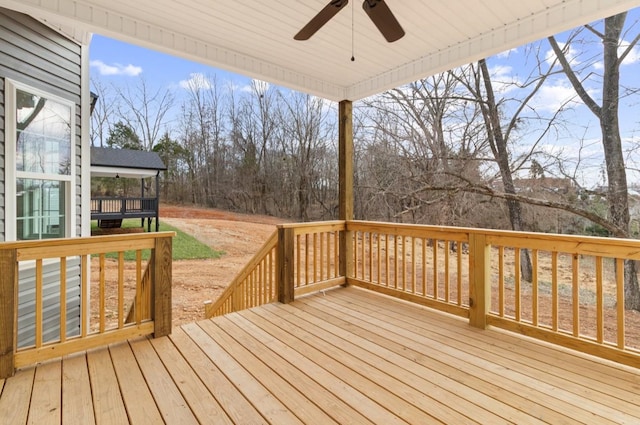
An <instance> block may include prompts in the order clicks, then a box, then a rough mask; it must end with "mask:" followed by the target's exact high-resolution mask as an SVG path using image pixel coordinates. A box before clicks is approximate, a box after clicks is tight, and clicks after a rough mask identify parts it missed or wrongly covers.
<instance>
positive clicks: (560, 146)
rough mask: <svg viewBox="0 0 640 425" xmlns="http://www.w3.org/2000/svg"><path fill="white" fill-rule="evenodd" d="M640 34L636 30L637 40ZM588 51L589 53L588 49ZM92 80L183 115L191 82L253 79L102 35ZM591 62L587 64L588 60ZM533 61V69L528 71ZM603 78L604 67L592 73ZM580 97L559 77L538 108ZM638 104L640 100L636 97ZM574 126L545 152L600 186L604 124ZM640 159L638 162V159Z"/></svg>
mask: <svg viewBox="0 0 640 425" xmlns="http://www.w3.org/2000/svg"><path fill="white" fill-rule="evenodd" d="M639 15H640V13H639V12H638V10H637V9H636V10H633V11H631V12H630V13H629V17H628V19H627V22H628V23H631V22H633V21H635V20H636V19H637V17H638V16H639ZM638 31H639V30H637V29H636V30H635V32H633V34H635V33H637V32H638ZM563 37H564V36H563V35H559V36H558V37H557V38H558V41H559V42H562V41H564V38H563ZM541 46H543V47H542V48H543V49H546V50H550V48H549V45H548V43H543V44H542V45H541ZM585 49H586V47H585ZM580 54H582V55H585V54H586V55H587V56H588V55H589V53H588V52H584V51H583V52H575V55H574V56H575V60H576V61H578V62H579V61H581V60H582V58H583V56H581V55H580ZM90 60H91V75H92V78H94V79H98V80H100V82H101V83H102V84H103V85H105V86H115V87H125V86H127V85H129V86H135V84H136V83H137V80H138V79H139V78H144V79H145V81H146V82H147V83H148V85H149V87H150V88H151V89H152V90H154V91H155V90H158V89H165V88H166V89H170V90H172V92H173V93H174V95H175V98H176V107H175V108H174V109H175V112H174V113H175V114H177V113H178V112H177V111H179V105H180V103H181V100H182V98H183V97H182V96H184V95H185V94H186V90H184V87H185V86H186V84H187V83H188V81H189V80H190V79H194V78H196V79H198V78H202V77H201V76H215V78H216V81H217V83H218V84H222V85H223V86H225V85H228V84H232V85H233V86H234V87H248V86H249V85H250V84H251V79H249V78H247V77H244V76H240V75H237V74H233V73H229V72H226V71H222V70H220V69H216V68H212V67H209V66H205V65H202V64H199V63H196V62H191V61H188V60H184V59H180V58H177V57H173V56H170V55H166V54H163V53H160V52H157V51H153V50H149V49H146V48H142V47H138V46H134V45H130V44H127V43H123V42H120V41H117V40H113V39H109V38H106V37H103V36H100V35H94V37H93V40H92V42H91V47H90ZM585 60H586V59H585ZM527 61H529V64H528V66H525V65H526V64H527ZM530 61H531V57H530V56H528V55H527V52H526V49H525V48H522V47H521V48H518V49H514V50H512V51H510V52H505V54H502V55H497V56H495V57H492V58H489V60H488V63H489V66H490V67H491V69H492V70H493V73H494V74H495V75H499V76H500V77H501V78H502V79H504V80H509V81H520V82H521V81H524V79H525V78H526V73H527V72H528V71H526V69H527V67H530V66H531V63H530ZM592 69H593V71H594V72H598V66H597V65H596V66H594V67H592ZM621 74H622V75H624V78H625V80H624V84H626V85H629V86H633V87H640V49H636V50H635V51H634V52H633V53H632V54H631V55H630V57H629V58H628V60H627V61H626V63H625V65H624V66H623V67H622V72H621ZM589 90H590V94H591V95H592V96H593V97H594V98H596V99H597V100H598V101H599V97H600V94H599V92H598V87H597V85H594V86H593V87H591V88H590V89H589ZM568 96H569V97H570V96H575V92H574V91H573V89H572V88H571V87H570V85H569V83H568V81H567V80H566V78H564V77H563V76H557V77H554V78H552V79H551V81H549V82H548V84H547V85H546V87H545V88H544V90H542V91H541V92H540V94H539V96H538V98H537V99H536V100H535V101H534V102H533V104H534V105H536V107H537V108H539V109H540V110H541V111H542V110H545V109H548V110H552V109H553V107H555V106H556V105H559V104H560V103H561V102H563V101H565V100H566V99H567V97H568ZM636 98H637V99H638V100H640V97H638V96H636ZM638 100H632V101H631V102H630V103H629V100H628V99H627V100H625V101H624V102H625V103H624V106H623V107H621V120H620V123H621V127H622V133H623V134H622V136H623V138H625V139H626V140H627V141H628V146H627V147H628V150H629V154H628V165H629V167H631V168H639V169H640V155H639V154H636V153H635V152H634V151H632V148H633V145H635V138H636V133H637V132H638V130H640V116H639V114H638V113H637V108H638V103H640V102H638ZM570 115H571V120H572V122H574V123H579V124H578V126H576V127H575V129H574V137H573V138H571V139H567V140H559V139H554V140H550V141H549V142H547V143H544V144H542V145H541V146H540V147H541V149H544V150H545V151H546V152H548V153H549V154H550V155H552V156H553V155H554V154H558V155H560V152H562V154H563V155H575V156H578V155H579V156H580V157H581V158H585V157H589V162H588V163H586V162H582V163H581V164H577V162H576V165H575V167H574V168H575V169H576V170H578V171H579V172H580V173H581V174H583V175H584V179H585V180H588V181H589V182H585V184H586V185H587V186H593V185H595V184H596V182H595V181H596V180H598V177H597V175H598V173H599V169H600V167H601V164H602V157H601V150H602V148H601V146H600V142H599V139H600V136H599V124H598V122H597V120H596V119H595V117H594V116H593V115H592V114H591V113H590V112H589V111H588V110H587V108H586V107H585V106H584V105H582V104H580V103H577V104H575V105H574V108H573V110H572V111H571V113H570ZM578 135H579V137H580V138H581V139H584V144H580V143H577V142H576V139H575V137H577V136H578ZM637 157H638V158H637ZM630 174H631V175H630V176H629V177H630V178H629V180H630V183H634V182H640V174H638V175H636V174H634V173H633V172H632V173H630Z"/></svg>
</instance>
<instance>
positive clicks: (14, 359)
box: [0, 232, 175, 378]
mask: <svg viewBox="0 0 640 425" xmlns="http://www.w3.org/2000/svg"><path fill="white" fill-rule="evenodd" d="M174 235H175V234H174V233H173V232H162V233H144V234H131V235H114V236H100V237H91V238H71V239H50V240H40V241H25V242H5V243H0V270H2V272H1V273H0V323H2V326H1V327H0V378H1V377H6V376H10V375H11V374H13V372H14V370H15V368H17V367H21V366H24V365H28V364H33V363H36V362H40V361H44V360H47V359H50V358H54V357H59V356H63V355H66V354H71V353H74V352H78V351H84V350H87V349H90V348H94V347H99V346H104V345H107V344H110V343H113V342H117V341H123V340H126V339H128V338H133V337H137V336H143V335H149V334H153V335H154V336H156V337H157V336H162V335H167V334H169V333H171V269H172V243H171V242H172V241H171V240H172V238H173V236H174ZM128 251H133V252H134V253H135V255H134V256H135V260H133V261H125V253H126V252H128ZM144 251H148V252H149V260H148V261H149V262H148V264H147V269H148V273H147V272H145V264H144V262H143V260H142V258H143V252H144ZM108 254H110V255H108ZM72 259H73V260H74V261H77V259H79V261H78V264H79V266H78V267H77V269H74V268H70V267H67V262H70V261H71V260H72ZM52 263H59V267H57V266H56V267H55V269H56V270H58V272H57V273H58V277H56V276H53V279H55V280H56V281H58V280H59V290H57V291H56V292H55V294H53V295H52V294H51V292H50V290H49V289H47V291H45V290H44V289H43V280H44V276H43V264H47V265H49V266H50V265H51V264H52ZM49 268H50V267H49ZM34 269H35V273H34V272H33V271H34ZM25 270H30V273H33V279H34V280H35V282H34V283H35V284H34V285H33V288H34V289H33V294H28V295H29V297H31V298H32V299H33V300H34V302H35V309H34V312H35V313H34V314H35V317H34V318H33V319H32V320H30V321H28V323H26V325H28V326H33V328H34V332H35V339H34V341H35V342H34V343H33V344H30V345H28V346H24V347H22V346H20V348H18V341H17V326H18V323H17V322H18V314H17V309H18V304H19V302H20V303H22V302H23V301H22V300H20V295H19V294H20V293H21V291H20V289H19V288H18V282H20V281H21V273H22V272H23V271H25ZM70 270H71V271H70ZM71 273H73V274H74V276H71V275H70V274H71ZM78 277H79V279H78ZM47 279H49V280H50V279H52V277H51V276H47ZM22 281H24V279H22ZM68 282H79V286H80V288H79V291H78V294H79V295H74V296H76V297H77V296H79V297H80V300H79V303H80V317H79V326H78V329H73V330H70V329H67V323H68V320H67V319H68V317H67V316H68V315H67V311H66V308H67V304H68V303H71V302H72V300H70V298H69V297H70V295H69V291H67V289H68V288H67V284H68ZM31 298H30V299H31ZM134 299H135V312H134V314H133V317H132V323H126V317H127V312H126V309H127V306H128V305H130V303H131V302H132V300H134ZM45 304H47V305H48V307H47V308H46V309H45V308H44V307H45ZM45 310H46V311H47V312H49V311H54V312H55V314H56V315H57V316H59V325H58V327H59V331H57V333H56V335H57V336H55V337H54V338H48V337H47V338H45V337H43V335H44V333H45V331H46V330H45V329H43V323H44V320H43V314H44V312H45ZM47 314H50V313H47ZM49 322H50V320H49ZM49 322H48V323H49ZM24 325H25V323H22V326H24Z"/></svg>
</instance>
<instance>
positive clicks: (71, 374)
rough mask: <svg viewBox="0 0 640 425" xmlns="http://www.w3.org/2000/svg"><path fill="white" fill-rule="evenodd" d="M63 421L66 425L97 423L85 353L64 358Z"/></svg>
mask: <svg viewBox="0 0 640 425" xmlns="http://www.w3.org/2000/svg"><path fill="white" fill-rule="evenodd" d="M62 423H63V424H64V425H90V424H95V423H96V419H95V415H94V414H93V403H92V402H91V383H90V381H89V370H88V369H87V356H86V355H85V354H84V353H81V354H76V355H71V356H67V357H65V358H64V359H63V360H62Z"/></svg>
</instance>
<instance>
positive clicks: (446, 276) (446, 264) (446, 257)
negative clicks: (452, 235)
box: [434, 241, 451, 300]
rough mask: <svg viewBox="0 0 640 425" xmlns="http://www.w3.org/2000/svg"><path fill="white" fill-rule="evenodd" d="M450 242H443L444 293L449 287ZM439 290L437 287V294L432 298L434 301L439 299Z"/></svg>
mask: <svg viewBox="0 0 640 425" xmlns="http://www.w3.org/2000/svg"><path fill="white" fill-rule="evenodd" d="M450 247H451V245H450V242H449V241H445V242H444V290H445V291H446V290H447V288H448V287H449V251H450ZM439 289H440V288H439V287H438V293H436V296H435V297H434V298H435V299H436V300H437V299H438V298H439V297H440V290H439Z"/></svg>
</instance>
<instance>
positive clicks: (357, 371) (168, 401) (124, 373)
mask: <svg viewBox="0 0 640 425" xmlns="http://www.w3.org/2000/svg"><path fill="white" fill-rule="evenodd" d="M0 388H1V389H2V393H1V396H0V423H2V424H24V423H33V424H38V425H41V424H49V423H51V424H58V423H65V424H75V423H77V424H83V425H84V424H90V423H99V424H126V423H136V424H155V423H168V424H181V425H182V424H192V423H193V424H196V423H201V424H204V423H212V424H223V423H236V424H259V423H272V424H293V423H297V424H299V423H307V424H330V423H340V424H366V423H379V424H398V423H403V424H404V423H411V424H426V423H448V424H464V423H480V424H500V423H516V424H529V423H550V424H563V423H585V424H608V423H627V424H632V423H633V424H637V423H640V371H638V370H635V369H631V368H628V367H618V366H615V365H612V364H611V363H608V362H601V361H599V360H597V359H593V358H590V357H587V356H584V355H581V354H576V353H572V352H569V351H567V350H564V349H557V348H551V347H549V346H547V345H545V344H541V343H538V342H532V341H530V340H527V339H524V338H521V337H518V336H516V335H511V334H506V333H503V332H500V331H493V330H488V331H481V330H477V329H473V328H470V327H469V326H468V325H467V323H466V322H465V321H461V320H458V319H456V318H452V317H450V316H446V315H443V314H440V313H437V312H433V311H429V310H426V309H423V308H420V307H417V306H413V305H411V304H407V303H403V302H401V301H396V300H392V299H390V298H386V297H384V296H380V295H377V294H374V293H370V292H367V291H364V290H359V289H357V288H341V289H337V290H332V291H327V292H326V295H323V294H317V295H312V296H309V297H306V298H301V299H299V300H296V301H295V302H294V303H293V304H290V305H280V304H272V305H267V306H263V307H259V308H255V309H252V310H247V311H244V312H241V313H234V314H230V315H228V316H224V317H220V318H216V319H214V320H207V321H202V322H198V323H193V324H189V325H185V326H183V327H181V328H178V329H174V331H173V334H172V335H171V337H168V338H159V339H155V340H147V339H140V340H135V341H129V342H128V343H123V344H117V345H112V346H110V347H108V348H104V349H99V350H95V351H90V352H88V353H83V354H81V355H75V356H71V357H68V358H65V359H63V360H61V361H52V362H49V363H46V364H42V365H39V366H38V367H33V368H28V369H25V370H21V371H19V372H18V373H17V374H16V375H15V376H14V377H12V378H10V379H7V380H6V381H5V382H2V381H1V380H0Z"/></svg>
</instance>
